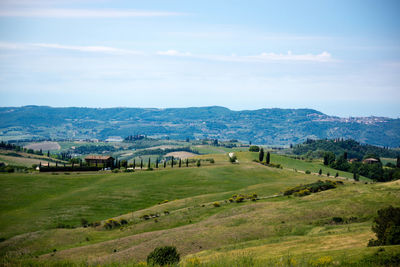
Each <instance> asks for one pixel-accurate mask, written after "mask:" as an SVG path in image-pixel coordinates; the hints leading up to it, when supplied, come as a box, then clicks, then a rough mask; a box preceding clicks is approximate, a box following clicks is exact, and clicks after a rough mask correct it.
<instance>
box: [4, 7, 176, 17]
mask: <svg viewBox="0 0 400 267" xmlns="http://www.w3.org/2000/svg"><path fill="white" fill-rule="evenodd" d="M178 15H182V13H177V12H166V11H143V10H120V9H67V8H43V9H23V8H21V9H1V10H0V17H48V18H125V17H165V16H178Z"/></svg>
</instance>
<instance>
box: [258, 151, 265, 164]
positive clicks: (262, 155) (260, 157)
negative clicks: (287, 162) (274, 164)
mask: <svg viewBox="0 0 400 267" xmlns="http://www.w3.org/2000/svg"><path fill="white" fill-rule="evenodd" d="M258 160H259V161H260V162H262V161H263V160H264V149H263V148H261V149H260V152H259V153H258Z"/></svg>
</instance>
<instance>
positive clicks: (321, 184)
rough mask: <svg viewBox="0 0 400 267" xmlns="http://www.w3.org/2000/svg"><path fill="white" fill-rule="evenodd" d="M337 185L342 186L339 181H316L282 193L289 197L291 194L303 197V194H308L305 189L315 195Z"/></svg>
mask: <svg viewBox="0 0 400 267" xmlns="http://www.w3.org/2000/svg"><path fill="white" fill-rule="evenodd" d="M337 184H343V182H341V181H338V182H333V181H330V180H326V181H321V180H318V181H317V182H315V183H311V184H306V185H299V186H296V187H293V188H289V189H287V190H285V191H284V192H283V195H285V196H289V195H292V194H295V193H297V194H296V196H299V195H301V194H303V195H304V194H306V193H308V192H306V191H304V190H306V189H307V190H308V191H309V193H316V192H320V191H325V190H329V189H333V188H336V185H337ZM300 191H304V192H302V193H301V194H299V193H300Z"/></svg>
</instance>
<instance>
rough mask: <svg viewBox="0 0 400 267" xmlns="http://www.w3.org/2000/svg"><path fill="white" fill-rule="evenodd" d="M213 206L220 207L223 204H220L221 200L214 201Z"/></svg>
mask: <svg viewBox="0 0 400 267" xmlns="http://www.w3.org/2000/svg"><path fill="white" fill-rule="evenodd" d="M213 206H214V207H216V208H218V207H221V204H219V202H214V203H213Z"/></svg>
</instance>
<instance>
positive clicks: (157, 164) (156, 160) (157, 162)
mask: <svg viewBox="0 0 400 267" xmlns="http://www.w3.org/2000/svg"><path fill="white" fill-rule="evenodd" d="M156 169H158V158H157V159H156Z"/></svg>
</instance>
